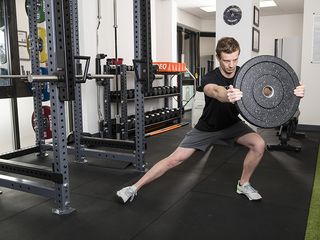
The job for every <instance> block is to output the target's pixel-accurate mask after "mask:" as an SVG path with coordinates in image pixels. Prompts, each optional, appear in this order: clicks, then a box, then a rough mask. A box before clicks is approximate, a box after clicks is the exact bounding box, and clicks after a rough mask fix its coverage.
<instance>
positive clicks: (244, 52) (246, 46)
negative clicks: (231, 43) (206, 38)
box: [216, 0, 258, 65]
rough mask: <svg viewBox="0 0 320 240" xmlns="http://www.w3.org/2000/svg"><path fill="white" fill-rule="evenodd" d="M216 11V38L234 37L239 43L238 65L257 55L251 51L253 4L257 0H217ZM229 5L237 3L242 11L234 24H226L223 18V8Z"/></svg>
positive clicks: (256, 3)
mask: <svg viewBox="0 0 320 240" xmlns="http://www.w3.org/2000/svg"><path fill="white" fill-rule="evenodd" d="M216 5H217V6H216V7H217V12H216V36H217V40H219V39H220V38H222V37H234V38H235V39H237V41H238V42H239V44H240V48H241V54H240V56H239V65H242V64H243V63H245V62H246V61H247V60H249V59H250V58H252V57H253V56H255V55H257V53H255V52H253V51H252V44H251V39H252V37H251V36H252V26H253V6H254V5H255V6H258V1H257V0H250V1H235V0H217V4H216ZM231 5H237V6H238V7H239V8H240V9H241V11H242V17H241V20H240V21H239V22H238V23H237V24H236V25H228V24H226V23H225V21H224V20H223V13H224V11H225V9H226V8H227V7H229V6H231Z"/></svg>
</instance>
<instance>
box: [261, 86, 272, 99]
mask: <svg viewBox="0 0 320 240" xmlns="http://www.w3.org/2000/svg"><path fill="white" fill-rule="evenodd" d="M262 94H263V96H265V97H267V98H271V97H272V96H273V94H274V90H273V88H272V87H271V86H269V85H267V86H265V87H264V88H263V89H262Z"/></svg>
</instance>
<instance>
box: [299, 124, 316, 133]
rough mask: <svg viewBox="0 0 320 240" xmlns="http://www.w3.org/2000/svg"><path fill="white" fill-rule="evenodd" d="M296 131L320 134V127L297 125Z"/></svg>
mask: <svg viewBox="0 0 320 240" xmlns="http://www.w3.org/2000/svg"><path fill="white" fill-rule="evenodd" d="M297 131H303V132H320V126H319V125H306V124H298V126H297Z"/></svg>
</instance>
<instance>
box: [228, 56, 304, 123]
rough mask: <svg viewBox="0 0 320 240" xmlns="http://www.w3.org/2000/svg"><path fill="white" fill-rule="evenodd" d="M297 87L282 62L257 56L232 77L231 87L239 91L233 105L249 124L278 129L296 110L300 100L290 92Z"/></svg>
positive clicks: (288, 66) (293, 78) (275, 58)
mask: <svg viewBox="0 0 320 240" xmlns="http://www.w3.org/2000/svg"><path fill="white" fill-rule="evenodd" d="M299 85H300V83H299V79H298V77H297V75H296V73H295V72H294V70H293V69H292V67H291V66H290V65H289V64H288V63H287V62H285V61H284V60H283V59H281V58H278V57H274V56H269V55H261V56H257V57H254V58H252V59H250V60H249V61H247V62H246V63H244V64H243V65H242V67H241V68H240V69H239V71H238V72H237V75H236V76H235V80H234V87H235V88H238V89H240V91H242V92H243V97H242V98H241V99H240V100H239V101H237V102H236V103H235V104H236V107H237V108H238V110H239V112H240V114H241V116H243V118H244V119H245V120H247V121H248V122H249V123H251V124H253V125H255V126H258V127H262V128H274V127H278V126H281V125H282V124H284V123H286V122H287V121H289V120H290V119H291V118H292V117H293V115H294V114H295V113H296V111H297V110H298V106H299V103H300V98H299V97H297V96H295V95H294V89H295V88H296V87H297V86H299Z"/></svg>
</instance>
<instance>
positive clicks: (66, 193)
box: [0, 0, 77, 215]
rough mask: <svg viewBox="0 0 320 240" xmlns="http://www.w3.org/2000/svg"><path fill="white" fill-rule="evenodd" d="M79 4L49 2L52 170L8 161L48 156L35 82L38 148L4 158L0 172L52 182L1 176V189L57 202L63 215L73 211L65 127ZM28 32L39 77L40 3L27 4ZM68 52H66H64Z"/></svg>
mask: <svg viewBox="0 0 320 240" xmlns="http://www.w3.org/2000/svg"><path fill="white" fill-rule="evenodd" d="M74 3H75V4H76V3H77V1H76V0H74V1H73V0H56V1H53V0H46V1H45V4H46V24H47V29H48V31H47V36H48V37H47V46H48V56H49V59H48V69H49V70H48V72H49V74H50V75H57V76H58V77H59V81H58V82H57V81H55V82H51V83H50V104H51V115H52V129H53V131H52V132H53V138H52V150H53V163H52V169H51V170H50V169H48V168H46V167H43V166H36V165H34V164H29V163H23V164H22V163H18V162H14V161H10V160H8V159H11V158H15V157H19V156H23V155H25V154H30V153H33V152H39V153H40V154H41V155H45V150H46V147H45V144H44V143H45V142H44V138H43V121H42V102H41V85H40V83H39V82H33V89H34V91H33V99H34V108H35V122H36V127H35V129H36V146H35V147H30V148H27V149H20V150H18V151H13V152H11V153H6V154H2V155H1V156H0V158H6V160H4V159H1V161H0V169H1V171H4V172H9V173H15V174H18V175H23V176H29V177H33V178H37V179H45V180H49V181H51V182H52V184H53V186H52V187H48V186H45V185H44V184H43V183H38V182H35V181H33V180H29V179H24V178H20V177H19V178H18V177H10V176H6V175H3V174H1V175H0V186H4V187H7V188H12V189H16V190H19V191H25V192H30V193H34V194H38V195H42V196H46V197H50V198H54V201H55V204H56V208H54V209H53V210H52V211H53V213H56V214H59V215H63V214H69V213H71V212H73V211H74V209H73V208H71V206H70V186H69V169H68V168H69V166H68V161H67V141H66V123H65V109H64V108H65V104H64V101H65V100H72V99H74V86H75V71H74V68H75V65H74V52H73V47H74V42H73V41H72V40H74V38H73V37H74V33H73V26H74V24H73V18H74V16H75V15H77V13H76V12H74V10H75V9H74V8H72V6H73V5H74ZM28 7H29V10H28V16H29V30H30V42H31V56H32V57H31V63H32V74H36V75H37V74H39V46H38V29H37V18H36V17H37V1H32V0H29V1H28ZM65 50H66V51H65Z"/></svg>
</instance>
